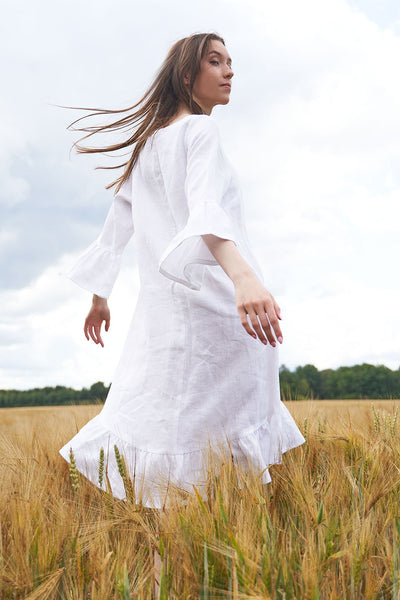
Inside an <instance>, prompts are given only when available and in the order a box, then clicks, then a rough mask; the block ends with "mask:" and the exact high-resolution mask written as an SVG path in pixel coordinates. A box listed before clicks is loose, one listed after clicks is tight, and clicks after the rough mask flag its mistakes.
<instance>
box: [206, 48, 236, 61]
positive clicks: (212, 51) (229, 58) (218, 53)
mask: <svg viewBox="0 0 400 600" xmlns="http://www.w3.org/2000/svg"><path fill="white" fill-rule="evenodd" d="M210 54H217V55H218V56H220V57H221V58H223V56H222V54H221V52H217V51H216V50H211V52H209V53H208V54H207V56H210ZM226 62H228V63H230V64H232V59H231V57H230V56H228V60H227V61H226Z"/></svg>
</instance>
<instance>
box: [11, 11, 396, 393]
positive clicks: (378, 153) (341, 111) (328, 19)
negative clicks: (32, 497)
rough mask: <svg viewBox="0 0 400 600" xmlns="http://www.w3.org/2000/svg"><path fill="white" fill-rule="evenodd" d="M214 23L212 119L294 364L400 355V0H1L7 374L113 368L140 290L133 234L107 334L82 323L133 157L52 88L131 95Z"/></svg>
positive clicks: (79, 94)
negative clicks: (217, 75)
mask: <svg viewBox="0 0 400 600" xmlns="http://www.w3.org/2000/svg"><path fill="white" fill-rule="evenodd" d="M202 31H206V32H211V31H213V32H217V33H219V34H220V35H222V37H223V38H224V39H225V42H226V46H227V49H228V51H229V53H230V55H231V57H232V60H233V69H234V73H235V75H234V78H233V86H232V92H231V100H230V102H229V104H228V105H226V106H217V107H215V109H214V110H213V113H212V118H213V119H215V121H216V122H217V124H218V127H219V130H220V135H221V139H222V143H223V147H224V150H225V152H226V154H227V155H228V157H229V158H230V161H231V162H232V163H233V164H234V166H235V168H236V171H237V174H238V177H239V181H240V183H241V186H242V190H243V197H244V204H245V217H246V227H247V231H248V234H249V237H250V240H251V245H252V249H253V252H254V254H255V255H256V257H257V260H258V262H259V263H260V265H261V267H262V270H263V273H264V277H265V285H266V287H267V288H268V289H269V291H270V292H271V293H272V294H273V295H274V296H275V298H276V300H277V301H278V303H279V305H280V306H281V309H282V317H283V320H282V329H283V334H284V343H283V344H282V346H281V347H280V362H281V364H285V365H286V366H287V367H289V368H290V369H293V368H295V367H296V366H298V365H304V364H310V363H311V364H314V365H315V366H316V367H318V368H319V369H326V368H337V367H339V366H342V365H353V364H360V363H363V362H368V363H371V364H384V365H386V366H388V367H390V368H392V369H397V368H399V365H400V353H399V346H400V344H399V341H400V336H399V333H400V316H399V306H400V285H399V284H400V281H399V272H400V270H399V268H398V261H399V250H400V235H399V222H400V219H399V217H400V208H399V206H400V170H399V167H398V165H399V158H400V152H399V150H400V146H399V140H400V111H399V106H400V79H399V77H398V65H399V61H400V4H399V3H398V2H397V0H391V1H389V0H388V1H385V0H348V1H345V0H303V1H302V2H298V0H280V1H279V2H276V1H275V0H246V2H243V1H241V2H240V1H239V0H203V1H202V2H201V3H188V2H187V1H186V0H171V1H170V2H168V3H165V2H155V1H154V0H148V1H147V2H145V3H144V2H134V1H132V0H131V1H128V0H112V1H111V0H96V2H94V1H88V0H86V1H84V2H82V1H79V2H78V1H77V0H68V2H67V1H65V0H59V1H58V2H56V3H55V2H51V1H50V0H40V1H39V2H37V3H29V2H27V1H26V0H25V1H24V2H22V1H21V0H2V19H1V24H0V50H1V52H0V68H1V79H2V84H3V85H2V88H3V89H2V94H1V95H0V107H1V112H0V115H1V117H0V137H1V140H2V144H1V145H0V307H1V312H0V389H7V388H13V389H29V388H33V387H44V386H47V385H49V386H52V385H67V386H71V387H75V388H81V387H82V386H90V385H91V384H92V383H94V382H96V381H103V382H105V383H106V384H108V383H110V382H111V381H112V377H113V372H114V370H115V368H116V365H117V362H118V359H119V356H120V354H121V351H122V346H123V343H124V340H125V336H126V333H127V329H128V326H129V323H130V321H131V318H132V315H133V311H134V308H135V303H136V298H137V294H138V289H139V279H138V273H137V266H136V258H135V247H134V240H132V241H131V242H130V243H129V245H128V247H127V249H126V251H125V254H124V259H123V265H122V269H121V272H120V275H119V278H118V280H117V282H116V284H115V286H114V289H113V292H112V295H111V297H110V299H109V306H110V309H111V327H110V330H109V332H108V333H107V334H105V336H104V339H105V347H104V348H101V347H100V346H96V345H95V344H94V343H93V342H88V341H87V340H86V339H85V337H84V335H83V322H84V319H85V316H86V314H87V312H88V311H89V307H90V302H91V295H90V294H89V293H88V292H86V291H84V290H82V289H81V288H79V287H78V286H76V285H75V284H74V283H73V282H71V281H70V280H68V279H67V278H66V277H65V275H64V274H65V271H66V270H67V269H68V268H69V267H70V266H71V265H72V264H73V263H74V262H75V261H76V260H77V258H78V256H79V255H80V253H81V252H82V251H83V250H84V249H85V248H86V247H87V246H88V245H89V244H90V243H91V242H92V241H93V240H94V239H95V238H96V237H97V236H98V234H99V233H100V231H101V227H102V224H103V222H104V219H105V217H106V214H107V211H108V208H109V206H110V205H111V202H112V197H113V190H111V189H110V190H106V189H105V186H106V185H107V184H108V183H109V182H111V181H112V180H113V179H115V178H116V177H117V176H118V174H119V172H117V171H110V170H99V169H97V170H96V169H95V167H96V166H100V165H110V164H115V163H112V161H111V159H109V158H108V157H101V156H99V155H97V156H95V157H88V156H85V155H77V154H76V152H74V151H71V145H72V144H73V142H74V141H76V140H77V139H78V137H79V134H78V133H76V132H75V133H74V132H71V131H68V130H67V126H68V125H69V123H71V122H72V121H73V120H74V119H76V118H78V117H79V116H82V115H83V114H84V112H83V111H78V110H68V109H63V108H59V107H57V106H56V105H64V106H75V107H77V106H78V107H101V108H112V109H117V108H118V109H119V108H124V107H127V106H131V105H132V104H134V103H135V102H136V101H138V100H139V98H140V97H141V95H142V94H143V93H144V91H145V90H146V88H147V86H148V85H149V84H150V83H151V81H152V79H153V77H154V75H155V74H156V72H157V70H158V68H159V66H160V65H161V63H162V61H163V60H164V58H165V56H166V54H167V52H168V50H169V48H170V46H171V45H172V44H173V43H174V42H175V41H176V40H178V39H180V38H182V37H185V36H187V35H190V34H192V33H198V32H202ZM238 318H239V317H238Z"/></svg>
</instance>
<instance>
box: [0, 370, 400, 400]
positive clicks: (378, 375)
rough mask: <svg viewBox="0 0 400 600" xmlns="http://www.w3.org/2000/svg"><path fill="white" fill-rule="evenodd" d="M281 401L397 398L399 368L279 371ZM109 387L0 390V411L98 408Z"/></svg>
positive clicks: (399, 377) (398, 391)
mask: <svg viewBox="0 0 400 600" xmlns="http://www.w3.org/2000/svg"><path fill="white" fill-rule="evenodd" d="M279 379H280V385H281V397H282V399H283V400H309V399H310V398H315V399H320V400H324V399H340V398H348V399H353V398H374V399H379V398H382V399H390V398H400V368H399V369H397V371H392V370H391V369H389V368H388V367H385V366H383V365H378V366H375V365H370V364H367V363H363V364H362V365H354V366H352V367H339V368H338V369H324V370H322V371H319V370H318V369H317V368H316V367H314V365H305V366H303V367H296V368H295V369H294V370H293V371H290V370H289V369H288V368H287V367H285V365H282V366H281V367H280V369H279ZM109 389H110V386H105V385H104V383H103V382H102V381H98V382H97V383H94V384H93V385H92V386H91V387H90V388H85V387H84V388H82V389H81V390H75V389H73V388H70V387H64V386H61V385H57V386H56V387H45V388H34V389H31V390H0V408H4V407H18V406H52V405H53V406H54V405H63V404H100V403H102V402H104V400H105V399H106V397H107V394H108V391H109Z"/></svg>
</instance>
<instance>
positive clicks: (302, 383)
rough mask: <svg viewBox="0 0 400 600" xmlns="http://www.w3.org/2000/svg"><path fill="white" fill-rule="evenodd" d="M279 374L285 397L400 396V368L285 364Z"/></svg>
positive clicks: (295, 398)
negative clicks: (294, 366) (322, 368)
mask: <svg viewBox="0 0 400 600" xmlns="http://www.w3.org/2000/svg"><path fill="white" fill-rule="evenodd" d="M279 378H280V384H281V395H282V399H284V400H305V399H309V398H315V399H320V400H325V399H332V400H333V399H341V398H342V399H346V398H347V399H354V398H374V399H380V398H381V399H390V398H400V368H399V369H397V371H392V370H391V369H389V368H388V367H385V366H383V365H370V364H368V363H363V364H362V365H354V366H352V367H339V368H338V369H324V370H323V371H318V369H317V368H316V367H314V365H305V366H304V367H297V368H296V369H294V370H293V371H290V370H289V369H287V368H286V367H285V365H282V366H281V367H280V369H279Z"/></svg>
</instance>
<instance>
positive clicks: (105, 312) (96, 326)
mask: <svg viewBox="0 0 400 600" xmlns="http://www.w3.org/2000/svg"><path fill="white" fill-rule="evenodd" d="M103 321H105V330H106V331H108V330H109V327H110V309H109V308H108V304H107V299H106V298H101V297H100V296H96V294H93V300H92V306H91V307H90V311H89V313H88V316H87V317H86V319H85V325H84V328H83V331H84V333H85V337H86V339H87V340H89V339H90V338H89V335H90V337H91V338H92V340H93V341H94V343H95V344H100V345H101V347H102V348H104V343H103V340H102V339H101V326H102V324H103Z"/></svg>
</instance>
